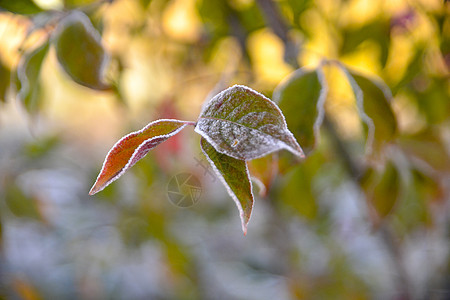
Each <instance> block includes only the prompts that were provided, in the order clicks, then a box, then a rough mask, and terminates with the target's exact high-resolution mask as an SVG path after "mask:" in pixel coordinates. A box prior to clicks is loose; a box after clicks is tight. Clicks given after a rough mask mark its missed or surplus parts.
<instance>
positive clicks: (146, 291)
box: [0, 0, 450, 299]
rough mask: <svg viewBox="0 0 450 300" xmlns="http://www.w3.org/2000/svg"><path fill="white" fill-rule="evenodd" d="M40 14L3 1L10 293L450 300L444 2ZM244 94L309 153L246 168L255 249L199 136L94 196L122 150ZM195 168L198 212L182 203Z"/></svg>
mask: <svg viewBox="0 0 450 300" xmlns="http://www.w3.org/2000/svg"><path fill="white" fill-rule="evenodd" d="M43 3H44V2H43V1H36V2H34V1H30V0H27V1H24V0H17V1H0V9H1V11H2V12H1V13H0V27H1V28H0V29H1V30H0V39H1V41H2V43H1V45H0V99H1V101H0V226H1V227H0V232H1V235H0V237H1V241H0V245H1V251H0V272H1V274H0V281H1V285H2V286H1V287H0V292H1V293H2V294H3V295H0V296H1V297H3V298H6V299H74V298H79V299H124V298H126V299H217V298H224V299H349V298H350V299H353V298H354V299H373V298H380V299H446V298H448V295H449V294H450V288H449V287H450V282H449V280H448V278H450V276H449V257H450V255H449V253H450V249H449V243H448V237H449V235H448V231H449V224H450V222H449V216H450V214H449V211H448V207H449V205H448V204H449V193H450V191H449V187H450V155H449V152H450V151H449V145H450V132H449V128H450V127H449V125H450V100H449V99H450V80H449V61H450V60H449V57H450V47H449V45H450V42H449V41H450V21H449V20H450V18H449V17H448V16H449V12H450V6H449V3H448V1H439V0H433V1H419V0H417V1H396V2H395V3H394V2H393V1H374V2H367V1H308V0H305V1H291V0H279V1H273V2H270V3H271V4H272V5H274V7H275V8H276V9H274V10H272V13H270V14H268V13H267V10H264V9H263V6H264V5H267V3H268V2H267V1H263V0H261V1H258V0H223V1H217V0H215V1H207V0H195V1H194V0H192V1H191V0H171V1H169V0H152V1H142V0H115V1H101V0H100V1H78V0H71V1H53V2H52V3H53V4H52V5H53V6H51V5H50V6H45V5H44V4H43ZM44 14H45V15H44ZM74 15H75V16H78V17H75V20H76V21H75V22H74V23H70V24H72V25H70V24H68V23H67V18H68V17H70V16H72V17H73V16H74ZM61 24H62V25H61ZM92 24H94V25H92ZM61 26H63V27H61ZM55 32H56V33H55ZM57 32H60V33H61V32H62V33H63V34H57ZM100 37H101V39H100ZM292 45H294V46H292ZM292 49H297V50H298V51H297V50H294V53H293V54H292V51H293V50H292ZM295 51H297V52H295ZM106 56H108V57H111V60H110V61H109V62H108V63H107V64H106V60H104V59H105V57H106ZM292 57H294V61H293V60H292ZM103 62H105V65H104V69H102V68H103ZM298 66H300V67H301V69H300V70H298ZM20 70H21V71H20ZM61 70H63V71H64V72H61ZM336 70H337V71H338V72H336ZM342 70H347V72H348V74H347V75H349V76H346V74H344V73H345V72H344V73H343V72H341V71H342ZM319 71H320V72H323V79H322V81H321V79H320V78H319V77H318V76H317V74H318V72H319ZM18 74H19V76H18ZM20 74H22V75H23V76H20ZM299 74H300V76H299ZM66 75H69V76H66ZM286 76H287V78H288V79H286V80H283V78H285V77H286ZM16 78H18V80H19V82H18V83H17V80H16ZM289 78H290V79H289ZM352 79H353V81H352ZM323 80H326V83H327V94H326V99H324V103H322V104H323V105H320V107H319V109H317V108H318V105H317V102H318V99H319V95H320V94H321V91H323V88H324V86H325V85H324V81H323ZM25 82H26V84H25V85H26V86H27V89H23V87H24V83H25ZM234 83H239V84H245V85H248V86H250V87H252V88H254V89H255V90H258V91H262V92H264V93H265V94H266V95H269V96H270V95H272V93H273V95H274V97H273V98H274V100H276V101H279V104H280V107H281V109H282V110H283V113H284V114H285V115H286V121H287V124H288V127H289V129H290V130H291V131H292V132H293V133H294V135H295V136H296V138H297V139H298V141H299V144H300V145H301V146H302V147H303V148H304V150H305V152H306V153H307V157H306V158H305V159H304V160H303V161H295V160H294V159H293V157H291V156H288V155H286V153H279V156H270V157H267V158H265V159H263V160H258V161H257V162H250V163H249V165H250V167H249V168H250V171H251V173H252V176H255V177H257V178H259V179H260V181H261V182H263V183H264V184H265V186H266V189H267V191H266V193H265V196H258V197H256V199H255V210H254V212H253V214H252V218H251V221H250V223H249V229H248V234H247V236H246V237H243V236H242V233H241V229H240V226H239V220H238V218H239V216H238V214H237V213H236V207H235V205H234V203H233V201H232V200H231V199H230V198H229V196H228V194H227V193H226V191H225V189H224V188H223V186H221V185H220V184H219V182H218V180H217V178H214V177H213V176H211V175H210V173H208V169H207V168H206V167H205V166H207V162H206V159H205V158H204V157H203V156H201V155H200V154H199V153H200V149H199V147H198V140H196V138H194V137H193V136H194V135H193V134H192V133H190V132H188V131H187V132H186V133H183V135H180V136H177V137H176V139H175V137H174V140H173V141H172V142H170V143H169V141H167V145H165V144H164V145H163V144H162V145H161V149H155V150H153V151H152V152H151V153H150V154H149V155H147V156H146V157H145V158H144V159H143V160H141V161H140V162H139V163H138V164H136V165H135V166H134V167H133V168H132V169H131V172H130V173H129V174H127V175H126V176H124V177H123V178H122V179H121V180H119V181H117V182H116V183H114V184H112V185H111V186H110V187H108V188H107V189H105V190H104V191H103V192H102V193H99V194H98V195H96V196H95V197H89V196H88V195H87V193H88V190H89V186H90V184H91V183H92V182H93V181H94V180H95V176H96V174H97V171H98V170H99V168H100V167H101V161H102V159H103V157H104V154H105V151H106V150H107V149H109V148H110V147H111V145H112V144H113V141H115V140H117V139H118V137H119V136H121V135H122V134H124V133H126V132H130V131H131V130H135V129H136V128H141V127H142V125H143V124H145V123H148V122H149V121H150V120H153V119H158V118H179V119H193V118H195V117H196V116H197V115H198V114H199V112H200V111H201V103H202V102H203V100H204V99H208V95H214V94H215V93H217V92H218V91H220V90H222V89H224V88H226V87H228V86H230V85H232V84H234ZM355 84H356V85H355ZM110 86H114V89H115V90H112V89H111V88H109V87H110ZM357 87H359V89H360V90H361V91H362V95H361V96H362V98H361V96H358V89H357ZM116 89H117V90H120V93H116V92H115V91H116ZM37 93H39V95H40V97H39V100H37V98H35V95H37ZM118 98H120V99H118ZM114 100H120V101H114ZM358 101H359V102H360V103H358ZM119 103H122V104H119ZM123 104H125V105H123ZM361 104H362V106H361ZM168 107H169V108H170V109H169V108H168ZM361 109H362V110H361ZM24 111H28V112H27V113H25V112H24ZM29 112H31V113H32V115H33V118H30V115H29V114H28V113H29ZM320 114H323V116H324V119H323V122H317V123H316V121H317V116H318V115H320ZM364 114H366V115H367V116H368V117H369V118H370V120H371V121H372V122H373V126H374V128H373V129H374V139H375V141H374V147H373V151H372V152H370V151H368V150H370V149H367V147H366V146H367V142H368V141H369V140H370V131H371V129H370V125H369V124H370V122H368V119H365V118H366V117H365V116H364ZM320 121H322V120H320ZM315 124H317V125H316V130H314V129H315V128H314V126H315ZM252 164H253V166H252ZM277 170H278V172H276V171H277ZM209 171H211V170H209ZM179 172H190V173H192V174H194V175H196V176H197V177H198V178H200V179H201V181H202V183H203V188H204V190H203V195H204V196H202V198H201V199H200V201H199V202H198V203H197V204H196V205H195V206H193V207H190V208H183V209H181V208H178V207H175V206H174V205H172V204H171V203H170V201H169V200H168V199H167V195H166V188H167V183H168V182H169V180H170V178H171V177H172V176H174V175H176V174H177V173H179ZM253 188H254V189H255V188H256V184H254V187H253ZM255 195H256V193H255Z"/></svg>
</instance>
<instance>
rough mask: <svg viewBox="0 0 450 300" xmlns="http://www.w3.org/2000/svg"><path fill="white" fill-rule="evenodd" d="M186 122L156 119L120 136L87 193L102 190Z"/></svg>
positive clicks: (176, 131) (181, 127)
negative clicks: (139, 128) (137, 129)
mask: <svg viewBox="0 0 450 300" xmlns="http://www.w3.org/2000/svg"><path fill="white" fill-rule="evenodd" d="M187 124H188V122H184V121H179V120H169V119H163V120H157V121H154V122H151V123H149V124H148V125H147V126H145V127H144V128H142V129H141V130H139V131H135V132H132V133H130V134H128V135H126V136H124V137H123V138H121V139H120V140H119V141H118V142H117V143H116V144H115V145H114V146H113V147H112V148H111V150H109V153H108V154H107V156H106V158H105V161H104V163H103V167H102V170H101V171H100V174H99V175H98V177H97V180H96V181H95V183H94V185H93V186H92V188H91V190H90V191H89V195H94V194H95V193H98V192H99V191H101V190H103V189H104V188H105V187H106V186H108V185H109V184H110V183H111V182H113V181H115V180H117V179H118V178H119V177H120V176H122V174H124V173H125V172H126V171H127V170H128V169H129V168H131V167H132V166H133V165H134V164H136V163H137V162H138V161H139V160H140V159H141V158H143V157H144V156H145V155H147V153H148V152H149V151H150V150H152V149H153V148H155V147H156V146H158V145H159V144H161V143H162V142H164V141H165V140H167V139H168V138H170V137H171V136H173V135H175V134H177V133H178V132H180V130H181V129H183V128H184V127H186V125H187Z"/></svg>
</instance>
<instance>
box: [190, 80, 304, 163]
mask: <svg viewBox="0 0 450 300" xmlns="http://www.w3.org/2000/svg"><path fill="white" fill-rule="evenodd" d="M195 131H196V132H197V133H199V134H200V135H202V136H203V137H204V138H205V139H206V140H207V141H208V142H209V143H210V144H211V145H212V146H213V147H214V148H215V149H216V150H217V151H218V152H220V153H223V154H226V155H228V156H231V157H233V158H235V159H239V160H251V159H255V158H259V157H262V156H264V155H267V154H269V153H272V152H275V151H278V150H281V149H286V150H288V151H290V152H292V153H293V154H295V155H297V156H298V157H300V158H303V157H304V154H303V150H302V148H301V147H300V145H299V144H298V143H297V141H296V140H295V138H294V136H293V135H292V133H291V132H290V131H289V130H288V128H287V125H286V121H285V119H284V116H283V114H282V112H281V110H280V109H279V108H278V106H277V105H276V104H275V103H274V102H272V100H270V99H268V98H267V97H265V96H264V95H262V94H260V93H258V92H256V91H254V90H252V89H251V88H249V87H246V86H241V85H235V86H232V87H230V88H228V89H226V90H224V91H222V92H220V93H219V94H217V95H216V96H215V97H213V98H212V99H211V100H210V101H209V103H208V104H207V105H206V107H205V108H204V110H203V112H202V113H201V114H200V117H199V119H198V121H197V126H196V127H195Z"/></svg>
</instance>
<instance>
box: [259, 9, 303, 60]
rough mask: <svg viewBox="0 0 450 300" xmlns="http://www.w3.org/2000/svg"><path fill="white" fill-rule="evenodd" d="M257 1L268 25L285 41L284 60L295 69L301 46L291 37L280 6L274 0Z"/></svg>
mask: <svg viewBox="0 0 450 300" xmlns="http://www.w3.org/2000/svg"><path fill="white" fill-rule="evenodd" d="M257 3H258V6H259V7H260V8H261V10H262V12H263V14H264V16H265V19H266V24H267V26H269V27H270V28H271V29H272V30H273V32H274V33H275V34H276V35H277V36H278V37H279V38H280V39H281V40H282V41H283V44H284V47H285V48H284V60H285V61H286V62H287V63H288V64H290V65H291V66H293V67H294V68H295V69H297V68H299V64H298V62H297V54H298V52H299V49H300V47H299V45H298V44H297V43H295V42H294V41H292V40H291V39H290V38H289V35H288V32H289V30H290V28H289V26H288V24H286V22H285V21H284V19H283V18H282V16H281V15H280V12H279V9H278V7H277V6H276V5H275V3H274V2H273V1H272V0H257Z"/></svg>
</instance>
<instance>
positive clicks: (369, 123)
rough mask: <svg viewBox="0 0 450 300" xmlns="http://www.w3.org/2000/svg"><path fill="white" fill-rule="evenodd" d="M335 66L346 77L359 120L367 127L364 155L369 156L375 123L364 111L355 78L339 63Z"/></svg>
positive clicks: (361, 94)
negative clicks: (353, 95)
mask: <svg viewBox="0 0 450 300" xmlns="http://www.w3.org/2000/svg"><path fill="white" fill-rule="evenodd" d="M337 66H338V67H339V69H340V70H341V71H342V72H343V73H344V75H345V76H346V77H347V80H348V82H349V83H350V86H351V88H352V90H353V93H354V94H355V99H356V107H357V109H358V113H359V116H360V118H361V120H362V121H363V122H364V123H365V124H366V125H367V128H368V131H367V141H366V153H367V154H370V153H372V150H373V143H374V140H375V123H374V122H373V120H372V118H371V117H369V115H368V114H366V112H365V110H364V93H363V91H362V90H361V88H360V86H359V85H358V83H357V82H356V80H355V78H353V76H352V74H351V73H350V71H349V70H348V69H347V68H346V67H345V66H344V65H342V64H341V63H339V64H337Z"/></svg>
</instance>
